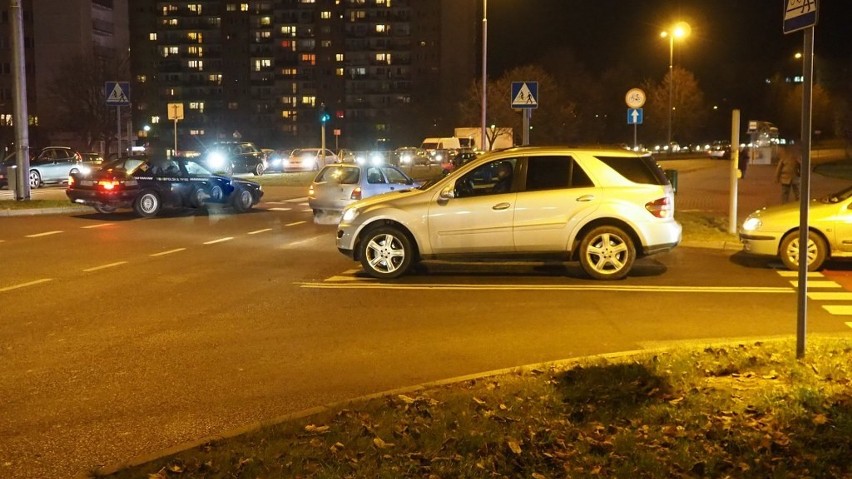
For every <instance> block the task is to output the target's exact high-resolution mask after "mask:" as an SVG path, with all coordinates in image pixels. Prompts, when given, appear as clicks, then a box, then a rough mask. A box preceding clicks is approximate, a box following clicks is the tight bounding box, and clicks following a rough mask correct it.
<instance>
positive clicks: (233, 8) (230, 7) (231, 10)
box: [225, 3, 237, 12]
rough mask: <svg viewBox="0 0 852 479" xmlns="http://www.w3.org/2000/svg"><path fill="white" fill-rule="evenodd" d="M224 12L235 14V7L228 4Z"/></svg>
mask: <svg viewBox="0 0 852 479" xmlns="http://www.w3.org/2000/svg"><path fill="white" fill-rule="evenodd" d="M225 11H228V12H236V11H237V5H236V4H233V3H229V4H227V5H226V6H225Z"/></svg>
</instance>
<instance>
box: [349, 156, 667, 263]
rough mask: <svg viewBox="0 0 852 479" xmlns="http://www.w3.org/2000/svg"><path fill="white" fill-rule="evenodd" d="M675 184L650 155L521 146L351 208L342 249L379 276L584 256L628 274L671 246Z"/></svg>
mask: <svg viewBox="0 0 852 479" xmlns="http://www.w3.org/2000/svg"><path fill="white" fill-rule="evenodd" d="M680 240H681V226H680V224H679V223H678V222H677V221H675V220H674V192H673V190H672V186H671V184H670V183H669V181H668V179H667V178H666V176H665V174H664V173H663V171H662V169H660V167H659V165H658V164H657V163H656V162H655V161H654V159H653V158H652V157H651V156H640V155H637V154H636V153H631V152H629V151H624V150H617V149H612V150H610V149H602V150H597V149H573V148H567V147H523V148H512V149H508V150H503V151H500V152H497V153H491V154H486V155H484V156H482V157H480V158H478V159H476V160H474V161H472V162H470V163H468V164H466V165H464V166H462V167H461V168H459V169H457V170H456V171H454V172H453V173H452V174H450V175H447V176H445V177H443V178H440V179H438V180H436V181H434V182H433V183H431V184H426V185H424V186H423V187H421V188H419V189H415V190H410V191H407V192H399V193H389V194H385V195H380V196H376V197H371V198H366V199H364V200H362V201H358V202H355V203H353V204H352V205H350V206H349V207H347V208H346V209H345V210H344V212H343V217H342V219H341V221H340V225H339V226H338V230H337V248H338V249H339V250H340V252H341V253H343V254H345V255H347V256H349V257H351V258H352V259H354V260H356V261H360V262H361V265H362V267H363V268H364V270H365V271H366V272H367V273H368V274H370V275H371V276H373V277H375V278H379V279H391V278H396V277H398V276H400V275H402V274H403V273H405V272H406V271H407V270H408V269H409V268H410V267H411V265H412V264H413V263H415V262H418V261H421V260H429V259H441V260H447V259H472V258H477V259H492V260H506V259H509V260H514V261H517V260H519V259H520V260H540V259H553V258H554V257H555V258H559V259H562V260H566V261H572V260H579V261H580V264H581V266H582V268H583V270H584V271H585V272H586V273H587V274H588V275H589V276H591V277H592V278H596V279H620V278H623V277H625V276H626V275H627V274H628V273H629V272H630V269H631V267H632V266H633V262H634V260H635V259H636V257H637V256H638V255H648V254H652V253H657V252H661V251H668V250H670V249H672V248H674V247H675V246H676V245H677V244H678V243H679V242H680Z"/></svg>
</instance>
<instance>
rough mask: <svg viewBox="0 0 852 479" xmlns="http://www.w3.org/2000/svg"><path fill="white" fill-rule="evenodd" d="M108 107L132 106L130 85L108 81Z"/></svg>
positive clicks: (106, 89)
mask: <svg viewBox="0 0 852 479" xmlns="http://www.w3.org/2000/svg"><path fill="white" fill-rule="evenodd" d="M104 90H105V92H106V104H107V106H126V105H129V104H130V83H129V82H117V81H108V82H106V83H105V84H104Z"/></svg>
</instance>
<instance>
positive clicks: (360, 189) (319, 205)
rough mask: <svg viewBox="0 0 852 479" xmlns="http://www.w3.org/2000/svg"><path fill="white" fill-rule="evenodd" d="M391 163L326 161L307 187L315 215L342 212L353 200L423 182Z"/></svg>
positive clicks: (309, 201) (406, 188) (411, 186)
mask: <svg viewBox="0 0 852 479" xmlns="http://www.w3.org/2000/svg"><path fill="white" fill-rule="evenodd" d="M420 184H421V183H420V182H418V181H415V180H414V179H412V178H411V177H410V176H408V175H406V174H405V173H404V172H403V171H402V170H400V169H399V168H397V167H395V166H392V165H378V166H375V165H367V164H362V165H357V164H356V165H353V164H348V163H338V164H334V165H326V166H325V167H323V169H322V170H320V172H319V173H318V174H317V176H316V177H315V178H314V181H313V182H312V183H311V186H310V188H308V205H310V207H311V209H312V210H313V211H314V216H317V215H321V214H327V213H331V214H334V213H341V212H342V211H343V208H345V207H346V206H347V205H349V204H350V203H353V202H355V201H357V200H360V199H363V198H368V197H370V196H375V195H379V194H382V193H388V192H391V191H405V190H410V189H411V188H416V187H418V186H420Z"/></svg>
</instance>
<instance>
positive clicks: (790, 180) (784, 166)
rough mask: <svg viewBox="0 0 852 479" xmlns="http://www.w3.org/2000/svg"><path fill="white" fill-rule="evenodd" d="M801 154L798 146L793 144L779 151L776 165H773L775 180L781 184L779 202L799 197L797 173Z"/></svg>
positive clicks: (799, 168) (799, 167)
mask: <svg viewBox="0 0 852 479" xmlns="http://www.w3.org/2000/svg"><path fill="white" fill-rule="evenodd" d="M801 161H802V160H801V155H800V152H799V146H798V145H793V146H790V147H788V148H786V149H784V150H782V151H781V155H780V158H779V159H778V165H777V166H776V167H775V182H776V183H780V184H781V203H782V204H783V203H787V202H789V201H790V193H791V192H792V193H793V199H794V200H798V199H799V175H800V173H801Z"/></svg>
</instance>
